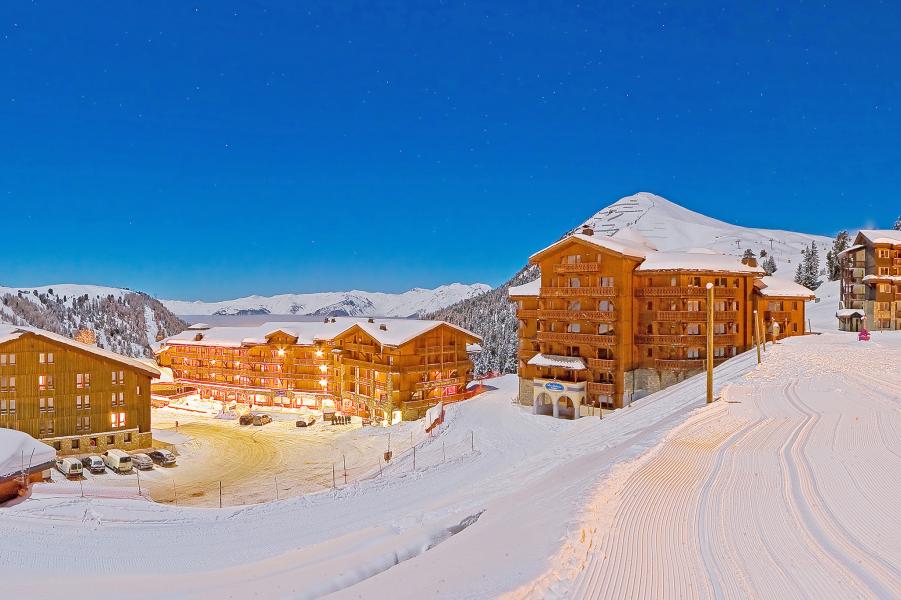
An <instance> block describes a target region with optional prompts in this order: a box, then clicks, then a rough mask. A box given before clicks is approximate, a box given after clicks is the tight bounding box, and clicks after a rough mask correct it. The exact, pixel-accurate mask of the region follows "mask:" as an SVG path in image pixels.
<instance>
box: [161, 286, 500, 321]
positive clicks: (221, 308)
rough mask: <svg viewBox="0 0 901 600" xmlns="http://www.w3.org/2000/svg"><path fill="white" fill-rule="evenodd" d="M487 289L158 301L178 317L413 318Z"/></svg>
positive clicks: (440, 288) (356, 292)
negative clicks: (218, 300)
mask: <svg viewBox="0 0 901 600" xmlns="http://www.w3.org/2000/svg"><path fill="white" fill-rule="evenodd" d="M490 289H491V286H488V285H485V284H484V283H474V284H471V285H467V284H463V283H452V284H450V285H442V286H440V287H437V288H435V289H432V290H428V289H422V288H415V289H412V290H409V291H407V292H403V293H402V294H387V293H383V292H361V291H356V290H355V291H351V292H322V293H314V294H281V295H278V296H248V297H246V298H238V299H236V300H223V301H221V302H202V301H197V302H187V301H183V300H162V303H163V304H164V305H165V306H166V308H168V309H169V310H170V311H172V312H173V313H175V314H178V315H248V314H250V315H252V314H257V315H264V314H273V315H328V316H334V317H343V316H348V317H359V316H372V317H415V316H420V315H422V314H425V313H429V312H433V311H436V310H439V309H441V308H444V307H445V306H450V305H451V304H455V303H457V302H461V301H463V300H468V299H470V298H474V297H476V296H479V295H481V294H484V293H485V292H487V291H488V290H490Z"/></svg>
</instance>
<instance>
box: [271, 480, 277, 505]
mask: <svg viewBox="0 0 901 600" xmlns="http://www.w3.org/2000/svg"><path fill="white" fill-rule="evenodd" d="M272 479H273V480H274V481H275V499H276V500H278V475H273V477H272Z"/></svg>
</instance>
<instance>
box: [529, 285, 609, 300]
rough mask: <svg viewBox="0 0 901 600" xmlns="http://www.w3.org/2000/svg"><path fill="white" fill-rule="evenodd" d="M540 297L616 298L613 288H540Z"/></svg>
mask: <svg viewBox="0 0 901 600" xmlns="http://www.w3.org/2000/svg"><path fill="white" fill-rule="evenodd" d="M541 295H542V296H549V297H551V298H597V297H599V296H605V297H606V296H616V288H615V287H557V288H553V287H549V288H541Z"/></svg>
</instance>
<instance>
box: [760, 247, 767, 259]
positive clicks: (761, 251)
mask: <svg viewBox="0 0 901 600" xmlns="http://www.w3.org/2000/svg"><path fill="white" fill-rule="evenodd" d="M760 258H766V248H761V249H760Z"/></svg>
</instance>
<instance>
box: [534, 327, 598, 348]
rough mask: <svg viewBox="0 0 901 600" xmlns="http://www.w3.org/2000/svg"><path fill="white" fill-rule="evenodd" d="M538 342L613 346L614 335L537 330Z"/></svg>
mask: <svg viewBox="0 0 901 600" xmlns="http://www.w3.org/2000/svg"><path fill="white" fill-rule="evenodd" d="M538 341H539V342H560V343H563V344H594V345H597V346H614V345H615V344H616V336H613V335H597V334H595V333H556V332H553V331H539V332H538Z"/></svg>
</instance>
